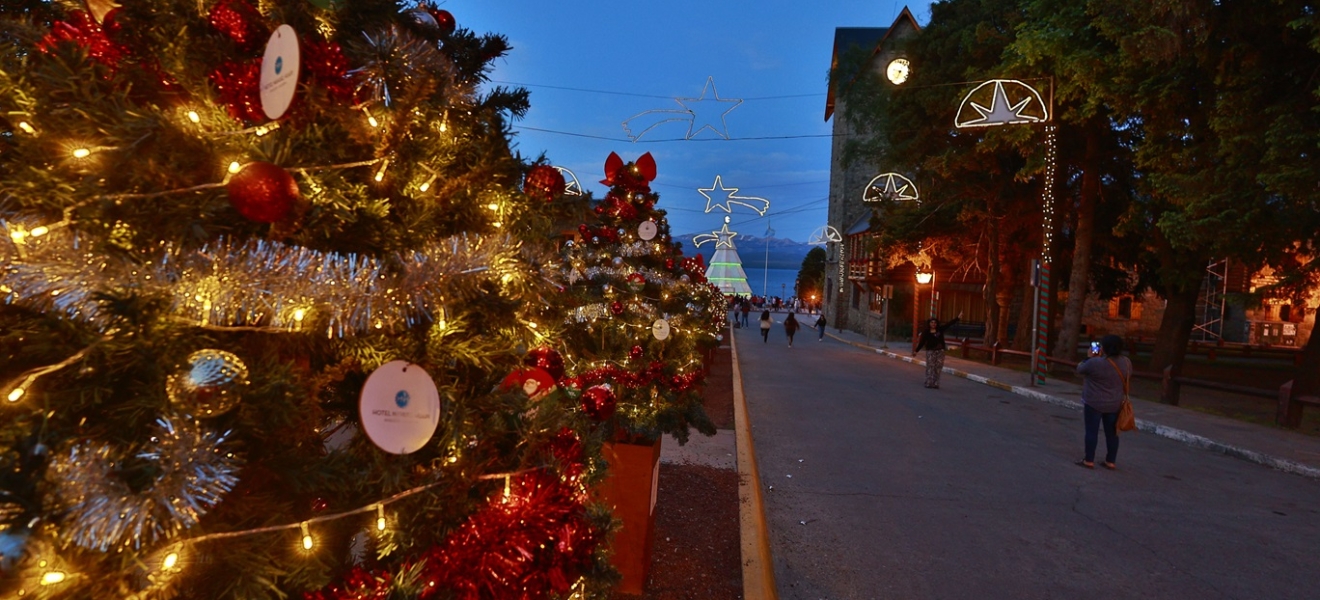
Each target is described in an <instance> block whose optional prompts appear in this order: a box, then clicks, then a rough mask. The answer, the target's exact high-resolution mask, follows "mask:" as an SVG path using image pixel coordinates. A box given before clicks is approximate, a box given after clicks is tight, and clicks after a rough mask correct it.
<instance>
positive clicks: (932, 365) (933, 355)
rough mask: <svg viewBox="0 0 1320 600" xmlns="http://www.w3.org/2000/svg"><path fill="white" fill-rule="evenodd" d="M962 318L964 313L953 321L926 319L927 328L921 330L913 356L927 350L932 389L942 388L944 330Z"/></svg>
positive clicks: (928, 375)
mask: <svg viewBox="0 0 1320 600" xmlns="http://www.w3.org/2000/svg"><path fill="white" fill-rule="evenodd" d="M961 319H962V313H958V316H956V317H954V318H953V320H952V321H949V322H948V323H945V324H943V325H941V324H940V321H939V319H936V318H933V317H932V318H931V319H930V320H929V321H926V329H925V330H923V331H922V332H921V337H920V338H919V340H918V341H917V347H916V348H914V349H913V350H912V356H916V355H917V353H918V352H920V351H922V350H923V349H924V350H925V351H926V387H928V388H932V389H939V388H940V372H942V371H943V370H944V349H945V348H946V346H945V345H944V332H945V331H946V330H948V329H949V328H950V327H953V326H954V325H955V324H956V323H958V321H960V320H961Z"/></svg>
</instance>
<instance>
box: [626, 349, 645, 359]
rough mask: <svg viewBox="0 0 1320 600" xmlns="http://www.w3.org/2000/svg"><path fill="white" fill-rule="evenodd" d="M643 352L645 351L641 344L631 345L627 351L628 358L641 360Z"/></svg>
mask: <svg viewBox="0 0 1320 600" xmlns="http://www.w3.org/2000/svg"><path fill="white" fill-rule="evenodd" d="M645 353H646V351H645V350H643V349H642V347H641V346H633V347H632V349H631V350H629V351H628V358H631V359H633V360H641V359H642V356H643V355H644V354H645Z"/></svg>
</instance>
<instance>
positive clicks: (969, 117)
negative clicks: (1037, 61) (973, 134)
mask: <svg viewBox="0 0 1320 600" xmlns="http://www.w3.org/2000/svg"><path fill="white" fill-rule="evenodd" d="M987 87H988V88H989V89H988V90H987ZM987 91H988V92H989V98H988V102H987V98H986V97H985V96H986V92H987ZM1048 106H1049V105H1047V104H1045V101H1044V100H1042V99H1041V97H1040V92H1037V91H1036V89H1035V88H1033V87H1031V86H1029V85H1027V84H1025V83H1022V82H1021V81H1016V80H1012V79H991V80H990V81H987V82H985V83H982V84H981V85H978V86H976V88H974V89H973V90H972V91H971V92H969V93H968V94H967V96H966V97H964V98H963V101H962V105H961V106H959V107H958V115H957V116H956V117H954V122H953V124H954V126H955V127H959V128H962V127H994V126H997V125H1016V124H1024V123H1039V122H1042V121H1048V120H1049V118H1050V115H1049V108H1048Z"/></svg>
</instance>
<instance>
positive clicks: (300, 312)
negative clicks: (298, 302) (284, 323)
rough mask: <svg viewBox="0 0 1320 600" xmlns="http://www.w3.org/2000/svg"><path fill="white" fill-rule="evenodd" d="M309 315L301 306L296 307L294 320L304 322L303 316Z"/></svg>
mask: <svg viewBox="0 0 1320 600" xmlns="http://www.w3.org/2000/svg"><path fill="white" fill-rule="evenodd" d="M306 316H307V311H306V310H304V309H301V308H297V309H294V311H293V320H294V321H297V322H299V323H302V320H303V317H306Z"/></svg>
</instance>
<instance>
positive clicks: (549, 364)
mask: <svg viewBox="0 0 1320 600" xmlns="http://www.w3.org/2000/svg"><path fill="white" fill-rule="evenodd" d="M523 364H525V365H527V366H529V367H536V368H538V369H542V370H544V371H545V372H546V373H549V374H550V376H551V377H553V378H555V381H559V380H560V379H563V378H564V357H563V356H560V355H559V351H558V350H555V349H554V348H548V347H545V346H542V347H540V348H532V349H531V350H528V351H527V356H526V357H524V358H523Z"/></svg>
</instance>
